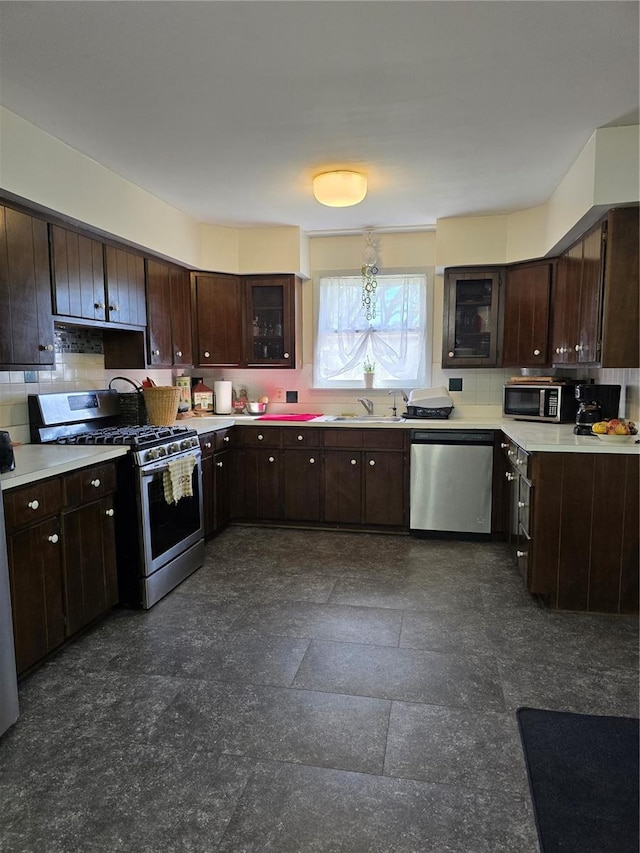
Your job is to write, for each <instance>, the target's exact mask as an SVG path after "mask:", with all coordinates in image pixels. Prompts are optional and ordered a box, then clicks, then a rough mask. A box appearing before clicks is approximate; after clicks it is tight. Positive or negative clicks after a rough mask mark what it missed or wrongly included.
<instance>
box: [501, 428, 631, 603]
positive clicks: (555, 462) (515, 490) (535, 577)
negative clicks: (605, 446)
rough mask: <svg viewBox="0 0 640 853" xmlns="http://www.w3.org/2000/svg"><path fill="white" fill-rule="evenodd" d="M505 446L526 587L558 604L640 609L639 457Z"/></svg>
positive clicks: (512, 526) (513, 536)
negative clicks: (639, 581) (536, 451)
mask: <svg viewBox="0 0 640 853" xmlns="http://www.w3.org/2000/svg"><path fill="white" fill-rule="evenodd" d="M502 447H503V449H504V450H505V457H506V459H507V466H506V471H505V483H506V488H507V491H508V495H509V496H508V497H507V498H506V499H505V501H504V503H505V506H506V507H507V511H508V514H509V522H508V524H507V525H506V527H505V529H507V530H508V531H509V538H510V541H511V542H512V543H513V545H514V550H515V555H516V560H517V564H518V566H519V568H520V571H521V573H522V576H523V578H524V581H525V583H526V586H527V589H528V590H529V591H530V592H531V593H533V594H536V595H540V596H541V597H542V598H543V600H544V601H545V602H546V603H547V604H548V606H549V607H551V608H553V609H558V610H576V611H592V612H596V613H597V612H599V613H638V604H639V601H638V566H639V559H640V549H639V541H638V540H639V537H638V514H639V483H640V480H639V474H640V465H639V463H640V457H638V456H635V455H626V454H608V453H532V454H527V453H525V452H524V451H523V450H522V448H520V447H518V446H517V445H515V444H514V443H513V442H506V441H505V442H504V443H503V445H502Z"/></svg>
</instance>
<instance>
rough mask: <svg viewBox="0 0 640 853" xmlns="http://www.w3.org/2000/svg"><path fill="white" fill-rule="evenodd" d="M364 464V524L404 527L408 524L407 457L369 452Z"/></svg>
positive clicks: (383, 452) (398, 454) (365, 455)
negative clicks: (406, 495) (406, 508)
mask: <svg viewBox="0 0 640 853" xmlns="http://www.w3.org/2000/svg"><path fill="white" fill-rule="evenodd" d="M363 463H364V464H363V480H364V482H363V521H364V523H365V524H376V525H378V524H380V525H390V526H393V527H402V526H403V525H405V524H406V523H407V518H406V511H405V506H406V502H405V500H404V495H405V493H406V483H405V460H404V456H403V454H402V453H387V452H385V451H383V450H380V451H369V452H365V453H364V454H363Z"/></svg>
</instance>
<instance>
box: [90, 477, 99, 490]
mask: <svg viewBox="0 0 640 853" xmlns="http://www.w3.org/2000/svg"><path fill="white" fill-rule="evenodd" d="M91 485H92V486H93V488H94V489H99V488H100V480H98V478H97V477H96V479H95V480H91Z"/></svg>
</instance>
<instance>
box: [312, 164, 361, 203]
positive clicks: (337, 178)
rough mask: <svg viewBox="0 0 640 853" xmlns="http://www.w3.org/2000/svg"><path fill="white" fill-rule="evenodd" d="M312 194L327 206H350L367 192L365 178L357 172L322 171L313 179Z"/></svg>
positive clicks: (359, 200)
mask: <svg viewBox="0 0 640 853" xmlns="http://www.w3.org/2000/svg"><path fill="white" fill-rule="evenodd" d="M313 194H314V196H315V197H316V199H317V200H318V201H319V202H320V204H326V205H327V206H328V207H351V205H353V204H359V203H360V202H361V201H362V199H363V198H364V197H365V196H366V194H367V178H366V175H361V174H360V173H359V172H345V171H338V172H323V173H322V174H321V175H316V176H315V178H314V179H313Z"/></svg>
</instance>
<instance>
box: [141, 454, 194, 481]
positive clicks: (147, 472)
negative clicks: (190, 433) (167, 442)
mask: <svg viewBox="0 0 640 853" xmlns="http://www.w3.org/2000/svg"><path fill="white" fill-rule="evenodd" d="M199 462H200V457H199V456H196V464H195V465H194V466H193V467H194V469H195V468H197V467H198V464H199ZM168 470H169V466H168V465H162V467H160V468H141V469H140V473H141V475H142V476H143V477H153V476H155V475H156V474H164V473H165V471H168Z"/></svg>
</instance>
